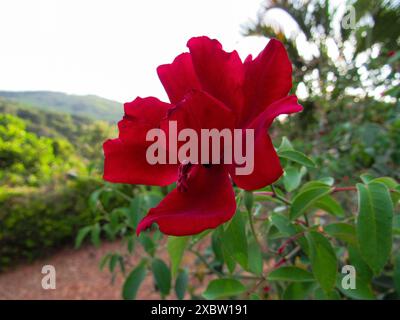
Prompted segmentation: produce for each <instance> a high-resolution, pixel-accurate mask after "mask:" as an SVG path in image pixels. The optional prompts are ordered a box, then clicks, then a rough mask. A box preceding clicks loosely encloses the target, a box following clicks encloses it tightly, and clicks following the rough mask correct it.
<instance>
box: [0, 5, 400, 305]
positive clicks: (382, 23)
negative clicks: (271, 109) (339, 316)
mask: <svg viewBox="0 0 400 320" xmlns="http://www.w3.org/2000/svg"><path fill="white" fill-rule="evenodd" d="M399 30H400V1H396V0H393V1H383V0H380V1H377V0H355V1H354V0H353V1H339V0H335V1H323V0H309V1H307V0H299V1H296V0H291V1H289V0H287V1H286V0H274V1H261V0H219V1H211V0H205V1H194V0H190V1H188V0H186V1H178V0H168V1H155V0H153V1H142V2H138V1H124V0H116V1H110V0H102V1H99V0H97V1H92V0H86V1H77V0H69V1H64V0H58V1H51V0H49V1H44V0H43V1H39V0H35V1H32V0H26V1H22V0H12V1H11V0H2V1H1V2H0V111H1V113H0V299H25V298H31V299H42V298H44V299H52V298H61V299H107V298H115V299H118V298H120V287H121V283H122V279H121V276H119V275H117V274H116V273H114V272H111V276H110V273H108V272H107V271H101V270H100V269H99V268H98V265H99V261H100V260H101V257H102V256H104V255H106V256H107V254H108V257H109V258H110V257H112V255H113V254H115V255H116V256H117V258H116V259H114V263H117V261H118V259H119V257H120V256H119V255H117V253H116V252H119V250H120V249H121V247H122V246H125V245H126V244H125V243H122V242H121V241H120V240H119V237H118V235H115V234H113V230H104V229H102V224H101V218H100V217H101V215H102V214H103V213H104V212H105V211H106V212H111V211H112V210H113V209H114V208H119V207H120V204H121V202H122V201H123V200H124V199H121V197H119V196H118V191H119V190H127V189H128V190H129V192H132V189H134V190H135V192H140V188H137V187H135V186H123V185H113V186H110V185H108V184H105V183H104V182H103V181H102V179H101V176H102V162H103V154H102V142H103V141H104V140H106V139H107V138H109V137H113V136H115V135H116V134H117V133H116V123H117V121H118V120H119V119H120V118H121V116H122V112H123V109H122V103H123V102H126V101H131V100H133V99H134V98H135V97H136V96H142V97H145V96H156V97H159V98H160V99H162V100H165V101H166V100H167V97H166V94H165V93H164V91H163V88H162V86H161V84H160V83H159V80H158V78H157V74H156V67H157V66H158V65H160V64H164V63H169V62H171V61H172V60H173V58H174V57H175V56H176V55H178V54H179V53H181V52H183V51H186V48H185V45H186V42H187V40H188V39H189V38H190V37H192V36H198V35H207V36H209V37H211V38H216V39H218V40H219V41H220V42H221V43H222V44H223V46H224V49H225V50H227V51H231V50H238V52H239V54H240V56H241V57H242V59H244V57H246V56H247V54H249V53H252V54H253V55H255V54H257V53H258V52H259V51H260V50H262V49H263V48H264V47H265V45H266V44H267V43H268V39H270V38H272V37H274V38H277V39H279V40H280V41H282V42H283V43H284V44H285V46H286V48H287V50H288V52H289V56H290V58H291V61H292V63H293V67H294V69H293V80H294V81H293V82H294V87H293V93H296V94H297V95H298V97H299V98H300V100H301V103H302V105H303V106H304V111H303V112H302V113H301V114H299V115H296V116H293V117H290V118H287V119H282V121H280V122H275V124H274V125H273V127H272V128H271V130H272V131H271V134H272V136H273V137H276V138H278V137H279V140H280V138H281V137H282V136H287V137H288V138H289V139H290V141H292V143H293V144H294V145H295V146H296V148H298V149H300V150H302V151H303V152H304V153H306V154H308V155H310V156H311V157H312V158H313V159H314V160H315V161H316V162H317V164H318V169H315V170H314V171H312V170H311V171H310V172H309V173H308V175H309V178H310V179H311V178H314V179H315V178H318V177H320V176H321V177H322V176H334V177H335V178H336V180H337V181H338V183H339V184H340V183H342V184H343V185H346V184H350V183H352V182H353V180H354V179H355V177H356V176H357V175H359V174H360V173H363V172H367V173H370V174H372V175H377V176H378V175H380V176H384V175H390V176H392V177H394V178H396V179H399V178H400V170H399V169H400V115H399V111H400V104H399V97H400V87H399V82H400V51H399V44H400V43H399V41H400V32H399ZM279 140H276V141H275V143H276V144H277V143H279ZM99 190H101V192H99ZM100 197H101V203H102V205H99V203H100V202H99V199H100ZM157 201H159V199H157V198H155V199H150V200H149V204H148V206H149V207H151V206H152V205H151V204H152V203H157ZM104 203H105V204H106V205H104ZM127 214H129V213H127ZM87 226H90V228H86V229H85V227H87ZM399 227H400V226H399ZM82 228H84V229H83V230H84V231H83V232H82V231H79V230H82ZM103 233H106V234H107V235H111V237H108V238H111V239H114V241H108V242H101V241H100V239H101V238H102V237H103ZM77 235H78V238H76V237H77ZM85 236H87V237H85ZM84 238H85V239H84ZM124 240H126V238H124ZM128 241H129V239H128ZM131 241H133V240H131ZM82 243H83V246H82V247H81V248H80V249H79V250H78V249H74V246H75V245H81V244H82ZM96 247H97V248H96ZM110 252H111V256H110ZM131 259H134V257H133V258H131ZM111 260H113V259H111ZM111 260H110V261H111ZM100 262H101V261H100ZM103 262H104V261H103ZM104 263H105V262H104ZM45 264H52V265H54V266H55V267H56V270H57V272H58V273H57V281H58V283H57V290H54V291H52V290H49V291H46V290H43V289H42V288H41V278H42V274H41V268H42V266H43V265H45ZM114 267H115V266H114ZM111 269H114V268H111ZM111 271H113V270H111ZM147 285H148V286H149V289H148V290H142V293H141V295H140V294H139V298H152V297H153V298H154V297H157V296H156V295H155V296H153V295H152V290H151V288H150V286H151V285H150V284H147Z"/></svg>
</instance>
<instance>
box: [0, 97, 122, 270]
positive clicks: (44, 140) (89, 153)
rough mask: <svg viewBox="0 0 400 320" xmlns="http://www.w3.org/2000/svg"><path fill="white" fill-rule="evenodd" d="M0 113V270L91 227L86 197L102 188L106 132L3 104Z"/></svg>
mask: <svg viewBox="0 0 400 320" xmlns="http://www.w3.org/2000/svg"><path fill="white" fill-rule="evenodd" d="M0 110H1V114H0V257H1V259H0V270H1V269H3V268H6V267H8V266H10V265H11V264H12V263H13V262H15V261H23V260H32V259H34V258H36V257H39V256H44V255H46V254H48V253H49V252H50V251H51V249H54V248H57V247H59V246H60V245H63V244H66V243H68V241H69V242H70V243H71V239H73V238H74V235H75V233H76V231H77V230H78V229H79V228H80V227H82V226H85V225H86V224H89V223H93V222H94V221H96V216H97V215H98V214H97V213H96V212H94V211H93V210H92V209H90V207H89V205H88V200H87V199H88V198H89V196H90V194H91V193H92V192H93V191H95V189H96V188H98V187H99V186H100V185H101V172H102V150H101V145H102V142H103V141H104V140H105V139H106V137H108V136H110V135H112V132H111V129H110V126H109V125H108V124H107V123H106V122H102V121H93V120H90V119H88V118H82V117H79V116H75V115H69V114H63V113H58V112H45V111H42V110H39V109H36V108H34V107H32V106H30V105H27V104H20V103H16V102H14V101H9V100H5V99H1V100H0ZM116 203H118V202H116ZM49 250H50V251H49Z"/></svg>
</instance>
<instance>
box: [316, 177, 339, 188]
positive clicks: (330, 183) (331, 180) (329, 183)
mask: <svg viewBox="0 0 400 320" xmlns="http://www.w3.org/2000/svg"><path fill="white" fill-rule="evenodd" d="M318 181H319V182H322V183H323V184H326V185H327V186H330V187H332V186H333V184H334V183H335V179H334V178H332V177H323V178H321V179H318Z"/></svg>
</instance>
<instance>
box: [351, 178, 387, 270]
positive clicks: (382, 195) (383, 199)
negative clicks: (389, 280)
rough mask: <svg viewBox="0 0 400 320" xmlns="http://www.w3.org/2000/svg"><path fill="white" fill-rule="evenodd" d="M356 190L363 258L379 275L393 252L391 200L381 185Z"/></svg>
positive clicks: (360, 187) (359, 241)
mask: <svg viewBox="0 0 400 320" xmlns="http://www.w3.org/2000/svg"><path fill="white" fill-rule="evenodd" d="M357 190H358V218H357V239H358V243H359V247H360V252H361V256H362V257H363V259H364V260H365V262H366V263H367V264H368V265H369V266H370V267H371V269H372V270H373V271H374V273H375V274H379V273H380V272H381V270H382V269H383V267H384V265H385V264H386V262H387V260H388V258H389V256H390V251H391V248H392V219H393V205H392V200H391V198H390V194H389V191H388V189H387V187H386V186H385V185H384V184H382V183H376V182H371V183H369V184H368V185H363V184H357Z"/></svg>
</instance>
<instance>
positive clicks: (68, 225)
mask: <svg viewBox="0 0 400 320" xmlns="http://www.w3.org/2000/svg"><path fill="white" fill-rule="evenodd" d="M99 186H100V182H98V181H96V180H93V179H90V180H86V179H76V180H72V181H68V182H67V183H65V184H64V185H63V186H60V185H54V186H52V187H51V186H47V187H43V188H41V189H20V190H19V191H17V190H14V191H13V192H12V193H10V191H7V189H0V221H1V222H0V269H2V268H6V267H8V266H10V265H11V264H12V263H16V262H18V261H26V260H28V261H31V260H33V259H35V258H38V257H43V256H44V255H45V254H48V252H49V250H54V249H55V248H58V247H60V246H62V245H65V244H68V243H71V242H72V241H73V239H74V235H75V234H76V233H77V231H78V230H79V228H81V227H83V226H86V225H88V224H91V223H93V222H94V221H95V220H96V219H97V216H98V214H97V213H95V212H93V211H91V210H90V209H89V208H88V206H87V198H88V196H89V195H90V193H91V192H93V190H95V189H96V188H98V187H99ZM79 237H80V238H82V237H83V235H82V233H81V234H80V236H79ZM82 240H83V239H78V240H77V243H78V242H81V241H82Z"/></svg>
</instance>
